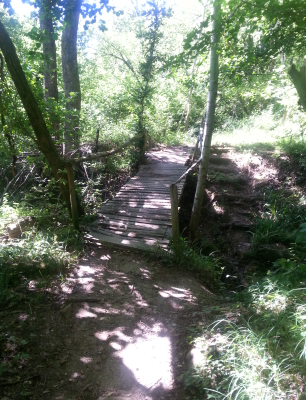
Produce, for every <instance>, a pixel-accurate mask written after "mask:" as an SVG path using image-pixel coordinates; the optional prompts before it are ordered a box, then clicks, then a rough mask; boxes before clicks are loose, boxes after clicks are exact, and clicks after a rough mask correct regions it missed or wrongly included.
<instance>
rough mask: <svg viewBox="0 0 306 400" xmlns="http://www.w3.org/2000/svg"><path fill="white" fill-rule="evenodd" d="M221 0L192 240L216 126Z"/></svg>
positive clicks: (217, 2)
mask: <svg viewBox="0 0 306 400" xmlns="http://www.w3.org/2000/svg"><path fill="white" fill-rule="evenodd" d="M220 9H221V5H220V0H215V1H214V22H213V34H212V39H211V51H210V77H209V92H208V99H207V111H206V120H205V128H204V150H203V155H202V160H201V164H200V169H199V175H198V183H197V188H196V193H195V197H194V203H193V208H192V214H191V219H190V224H189V239H190V240H191V241H193V240H195V239H196V238H197V234H198V229H199V221H200V216H201V207H202V204H203V199H204V194H205V183H206V178H207V171H208V161H209V155H210V145H211V139H212V134H213V128H214V118H215V108H216V99H217V90H218V76H219V55H218V43H219V40H220V27H221V22H220V15H219V13H220Z"/></svg>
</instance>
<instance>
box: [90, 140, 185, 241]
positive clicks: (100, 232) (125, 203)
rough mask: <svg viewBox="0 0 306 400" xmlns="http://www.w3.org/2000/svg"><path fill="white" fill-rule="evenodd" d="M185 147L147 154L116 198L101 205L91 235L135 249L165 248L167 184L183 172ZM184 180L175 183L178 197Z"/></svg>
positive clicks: (168, 219)
mask: <svg viewBox="0 0 306 400" xmlns="http://www.w3.org/2000/svg"><path fill="white" fill-rule="evenodd" d="M189 154H190V148H188V147H171V148H167V149H164V150H160V151H151V152H149V153H147V156H148V158H147V163H146V164H144V165H142V166H141V167H140V169H139V172H138V174H137V175H136V176H134V177H133V178H131V179H130V180H129V181H128V182H127V184H126V185H124V186H123V187H122V188H121V190H120V192H118V193H117V195H116V197H114V198H113V199H112V200H109V201H108V202H107V203H105V204H103V205H102V207H101V209H100V212H99V213H98V215H99V219H98V221H96V222H95V223H94V224H93V225H92V227H91V232H90V236H91V238H93V239H95V240H98V241H101V242H106V243H112V244H115V245H121V246H125V247H132V248H138V249H148V248H150V247H151V246H154V245H159V246H161V247H167V245H168V244H169V237H170V236H171V205H170V185H171V183H173V182H175V181H176V180H177V179H178V178H179V177H180V176H181V175H182V174H183V173H184V172H185V171H186V166H185V162H186V160H187V159H188V156H189ZM183 185H184V181H182V182H180V183H179V184H178V192H179V196H180V193H181V190H182V188H183Z"/></svg>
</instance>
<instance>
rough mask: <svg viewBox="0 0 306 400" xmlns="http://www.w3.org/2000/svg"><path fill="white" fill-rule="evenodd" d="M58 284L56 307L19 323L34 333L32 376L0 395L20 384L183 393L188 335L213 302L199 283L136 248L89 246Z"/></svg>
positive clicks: (148, 394) (139, 394) (41, 393)
mask: <svg viewBox="0 0 306 400" xmlns="http://www.w3.org/2000/svg"><path fill="white" fill-rule="evenodd" d="M57 290H58V300H59V302H60V303H62V305H61V307H55V308H54V306H51V307H50V308H49V309H48V308H47V309H46V308H45V309H44V310H41V312H40V314H39V313H38V314H36V316H35V317H34V318H31V317H30V318H29V319H27V322H26V320H25V322H24V323H25V324H26V323H27V326H23V327H22V326H21V328H20V329H21V330H23V336H25V335H26V332H27V333H28V336H29V338H31V334H32V335H33V331H34V332H35V333H34V334H35V335H38V336H35V340H34V341H33V340H32V342H33V346H32V347H31V349H29V348H28V349H27V351H28V352H29V351H30V352H31V358H32V359H33V360H32V361H34V359H35V364H33V363H31V372H30V373H31V376H33V378H32V379H31V380H29V382H25V384H23V385H21V384H19V385H16V387H15V390H13V391H12V388H10V389H9V396H10V397H3V398H2V399H17V398H24V397H18V391H19V390H21V389H22V386H23V387H25V386H26V387H27V391H28V393H29V397H28V398H31V399H45V400H48V399H50V400H51V399H52V400H54V399H65V400H68V399H69V400H74V399H93V400H98V399H99V400H102V399H113V400H114V399H117V400H119V399H120V400H123V399H133V400H144V399H147V400H149V399H152V400H153V399H173V400H175V399H186V393H184V390H183V385H182V382H181V381H180V379H179V378H180V376H181V374H182V373H183V372H185V371H186V360H185V358H186V354H187V352H188V350H189V349H190V346H189V345H188V336H189V335H190V334H191V332H192V329H196V327H197V326H199V324H206V323H207V321H208V319H209V315H208V317H205V315H207V314H204V312H203V307H208V306H212V305H214V304H216V303H217V299H216V297H215V296H214V295H213V294H211V293H210V292H209V291H208V290H206V289H205V287H204V286H202V285H201V284H199V283H198V282H197V281H196V280H195V279H194V278H193V277H191V276H189V275H188V274H184V273H182V272H180V273H178V272H177V271H175V270H169V269H167V268H165V266H161V265H160V264H159V262H158V261H154V260H152V259H151V260H149V259H148V258H147V257H146V256H145V255H142V254H140V253H134V252H127V251H121V250H114V249H105V248H103V249H102V248H101V249H99V248H97V247H91V248H90V249H89V253H88V256H86V257H85V258H84V259H82V260H81V261H80V263H79V265H78V266H77V268H76V269H75V270H74V272H73V273H72V275H71V276H70V277H69V279H68V280H67V282H66V283H63V284H62V285H61V287H60V288H57ZM82 299H84V300H86V301H83V300H82ZM44 314H45V316H43V315H44ZM38 321H39V326H40V329H39V327H38V326H37V322H38ZM19 324H21V325H22V322H21V321H19ZM28 374H29V373H28ZM7 393H8V392H7ZM14 396H15V397H14Z"/></svg>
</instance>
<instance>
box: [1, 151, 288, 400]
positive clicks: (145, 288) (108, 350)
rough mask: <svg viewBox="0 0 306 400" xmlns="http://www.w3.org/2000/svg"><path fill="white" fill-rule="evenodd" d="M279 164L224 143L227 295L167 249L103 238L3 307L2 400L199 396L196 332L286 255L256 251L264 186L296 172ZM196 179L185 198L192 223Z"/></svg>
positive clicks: (209, 211) (208, 203)
mask: <svg viewBox="0 0 306 400" xmlns="http://www.w3.org/2000/svg"><path fill="white" fill-rule="evenodd" d="M278 167H279V165H278V166H276V163H275V161H274V159H272V157H271V154H270V153H269V152H267V151H264V152H262V153H261V154H254V153H249V152H248V153H245V152H244V153H242V152H237V151H235V150H234V149H222V148H214V149H213V154H212V157H211V168H210V172H209V180H208V184H207V198H206V200H205V204H204V206H203V213H202V216H203V217H202V218H203V221H202V222H203V223H202V226H201V237H202V250H203V254H211V253H213V252H215V253H218V254H219V255H220V261H219V262H220V263H223V265H224V270H223V274H222V277H221V278H222V281H223V282H225V284H226V288H227V289H225V291H224V292H223V295H222V296H221V295H220V294H214V293H213V292H212V291H211V290H209V287H210V285H209V282H207V285H206V284H205V282H200V281H199V280H198V279H197V276H195V275H192V274H191V273H189V272H188V271H184V270H182V269H180V270H178V269H176V268H174V267H171V268H170V267H167V266H165V264H164V263H163V262H162V261H163V260H162V256H161V253H160V252H156V253H152V254H146V253H141V252H134V251H127V250H124V249H116V248H110V247H105V245H100V246H98V245H97V244H92V243H87V246H86V249H85V253H84V256H83V258H82V259H80V260H79V262H78V264H77V265H76V266H75V267H73V268H71V269H70V270H69V271H67V276H66V277H65V278H62V279H60V278H59V277H55V278H54V280H53V281H52V282H49V286H48V288H46V287H41V288H39V285H37V283H36V282H33V281H32V282H29V286H28V290H27V292H23V293H22V292H20V293H19V294H18V298H16V299H15V301H14V302H13V303H11V304H10V306H9V308H7V309H2V310H0V325H1V331H2V332H6V339H5V346H4V353H3V355H2V362H3V360H4V361H5V363H6V368H5V370H4V371H3V374H2V377H1V380H0V399H1V400H13V399H14V400H15V399H24V398H29V399H46V400H48V399H50V400H51V399H52V400H53V399H63V400H68V399H69V400H73V399H80V400H81V399H93V400H102V399H113V400H115V399H117V400H127V399H135V400H144V399H147V400H162V399H173V400H176V399H177V400H179V399H188V398H193V397H191V396H193V393H192V391H191V392H190V391H186V390H185V388H184V382H183V379H182V375H183V374H184V373H185V372H186V371H187V369H188V367H189V366H190V358H189V359H188V356H187V355H188V354H189V353H188V352H189V351H190V349H191V347H192V346H191V341H192V338H193V337H194V336H195V332H196V331H197V329H199V328H201V327H203V326H209V325H210V324H211V323H212V322H213V321H214V320H215V319H216V318H228V319H231V318H235V316H236V315H237V314H239V310H238V309H237V308H236V304H235V303H232V302H231V294H230V292H231V290H232V289H235V290H237V289H238V288H239V287H240V289H241V288H243V287H245V286H248V285H249V284H250V283H251V282H250V281H248V273H249V272H250V271H254V270H256V268H257V265H258V263H260V262H266V263H271V262H273V261H274V260H275V257H276V259H277V258H279V257H280V255H281V253H282V252H283V251H285V249H283V248H281V247H280V248H279V247H278V246H274V247H273V249H272V248H271V247H268V246H267V247H266V248H262V251H261V252H258V254H257V255H256V257H255V258H252V257H250V254H251V253H250V251H251V248H252V235H251V234H250V230H251V227H252V224H253V219H254V217H255V216H256V215H260V213H262V212H263V206H264V192H263V189H265V190H267V189H268V188H273V189H277V188H278V187H280V185H281V182H282V181H284V180H285V177H286V179H287V178H288V176H289V175H288V171H283V172H282V170H281V169H279V168H278ZM194 179H195V178H194V176H193V175H191V176H190V177H189V179H188V182H187V187H186V191H185V196H184V198H183V199H182V212H181V223H182V230H183V229H184V228H185V227H186V226H185V225H187V223H186V221H187V220H188V218H189V216H188V213H189V211H188V210H189V209H190V199H191V198H192V191H193V190H194ZM287 180H288V179H287ZM288 182H289V184H290V185H291V186H292V185H293V184H294V179H293V178H292V179H291V180H289V181H288ZM291 186H288V190H290V187H291ZM185 232H186V230H185ZM186 267H187V266H186ZM250 276H251V275H250ZM186 356H187V357H186ZM2 365H4V364H2Z"/></svg>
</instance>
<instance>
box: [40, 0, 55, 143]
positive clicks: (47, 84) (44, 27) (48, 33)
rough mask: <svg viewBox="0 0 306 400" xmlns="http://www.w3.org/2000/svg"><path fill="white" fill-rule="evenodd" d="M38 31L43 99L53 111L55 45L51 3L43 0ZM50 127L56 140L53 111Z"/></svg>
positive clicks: (53, 112)
mask: <svg viewBox="0 0 306 400" xmlns="http://www.w3.org/2000/svg"><path fill="white" fill-rule="evenodd" d="M39 18H40V29H41V32H42V34H43V54H44V97H45V101H46V103H48V102H50V103H51V104H50V106H51V109H54V108H55V107H54V104H52V102H53V101H55V102H56V103H57V102H58V87H57V63H56V44H55V39H54V27H53V21H52V1H50V0H43V1H42V3H41V8H40V12H39ZM52 99H53V100H52ZM51 117H52V120H53V123H52V126H53V130H54V135H55V137H56V139H57V140H58V139H59V138H58V134H57V132H58V129H59V122H58V116H57V113H56V112H55V111H52V113H51Z"/></svg>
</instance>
